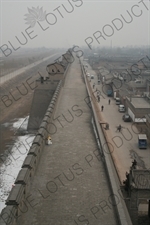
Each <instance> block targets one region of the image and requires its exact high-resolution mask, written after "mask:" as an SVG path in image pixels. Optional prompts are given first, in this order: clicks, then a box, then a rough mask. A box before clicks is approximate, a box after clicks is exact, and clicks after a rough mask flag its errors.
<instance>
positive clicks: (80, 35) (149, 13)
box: [0, 0, 150, 49]
mask: <svg viewBox="0 0 150 225" xmlns="http://www.w3.org/2000/svg"><path fill="white" fill-rule="evenodd" d="M33 7H34V8H33ZM41 7H42V8H43V11H41V12H40V11H38V9H39V8H41ZM28 8H29V9H34V10H33V11H31V10H30V12H29V11H28ZM66 10H68V11H70V13H69V12H67V11H66ZM45 11H46V12H45ZM71 11H72V12H71ZM44 12H45V14H44ZM25 14H29V15H28V16H25ZM0 18H1V23H0V25H1V27H0V43H1V46H2V45H4V44H7V45H8V47H11V48H13V47H14V48H17V47H19V46H21V47H22V46H23V43H24V46H25V47H42V46H45V47H71V46H72V45H73V44H75V45H79V46H83V45H86V43H85V39H87V38H88V37H89V38H88V39H87V42H88V43H90V42H92V45H94V46H96V45H97V46H110V45H111V42H112V45H113V46H127V45H150V1H146V0H145V1H130V0H126V1H122V0H119V1H114V0H110V1H107V0H106V1H100V0H97V1H94V0H93V1H92V0H91V1H88V0H83V1H81V0H66V1H50V0H49V1H48V0H47V1H36V0H33V1H22V0H19V1H15V0H11V1H7V0H4V1H2V0H1V2H0ZM25 18H28V22H31V20H32V22H34V21H37V20H38V21H39V23H37V22H36V23H35V24H33V27H32V28H31V27H30V28H28V27H29V26H30V24H25V23H26V22H27V21H25ZM29 19H30V20H29ZM41 20H43V21H41ZM125 20H126V22H125ZM112 21H113V22H114V23H113V22H112ZM127 21H128V23H127ZM121 27H122V28H121ZM27 28H28V29H27ZM26 29H27V30H26ZM117 29H118V30H117ZM44 30H45V31H44ZM23 34H24V36H23ZM94 36H95V37H94ZM99 36H101V37H99ZM16 37H17V38H18V39H19V40H20V41H21V42H22V44H20V43H19V41H18V40H17V38H16ZM98 37H99V38H98ZM25 38H26V39H25ZM31 38H33V39H31ZM96 38H97V39H96ZM98 42H99V43H98ZM12 46H13V47H12ZM5 47H6V46H5ZM3 49H4V47H3Z"/></svg>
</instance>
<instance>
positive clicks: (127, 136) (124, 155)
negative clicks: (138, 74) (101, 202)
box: [87, 66, 150, 182]
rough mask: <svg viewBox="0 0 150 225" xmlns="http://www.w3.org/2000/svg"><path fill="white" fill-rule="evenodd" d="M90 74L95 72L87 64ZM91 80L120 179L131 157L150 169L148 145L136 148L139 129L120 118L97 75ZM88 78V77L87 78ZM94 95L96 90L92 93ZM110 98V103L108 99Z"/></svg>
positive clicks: (121, 179) (129, 164)
mask: <svg viewBox="0 0 150 225" xmlns="http://www.w3.org/2000/svg"><path fill="white" fill-rule="evenodd" d="M87 72H89V73H90V74H95V72H94V71H93V70H92V69H91V67H90V66H88V71H87ZM94 77H95V78H94V79H92V80H91V82H90V83H91V86H92V88H93V83H95V84H96V86H95V88H94V89H93V92H95V91H96V88H97V90H99V91H100V92H101V96H100V103H98V105H99V110H100V112H99V113H100V115H101V118H102V120H103V121H106V122H108V123H109V130H107V131H106V134H107V137H108V142H109V143H110V146H111V149H112V156H113V159H114V162H115V165H116V169H117V171H118V174H119V177H120V181H121V182H122V181H123V180H124V179H126V177H125V173H126V171H127V172H129V169H130V166H131V165H132V161H133V159H136V161H137V165H138V169H150V146H148V148H147V149H144V150H140V149H139V148H138V134H139V131H138V130H137V128H136V127H135V125H133V123H132V122H124V121H123V120H122V115H123V113H120V112H118V106H117V105H116V103H115V100H114V99H113V98H108V97H107V96H106V94H105V91H103V88H102V84H100V85H98V84H97V75H96V74H95V76H94ZM88 79H89V78H88ZM94 94H95V96H96V92H95V93H94ZM109 99H111V103H110V105H109V104H108V100H109ZM102 105H103V106H104V111H103V112H101V106H102ZM119 124H121V125H122V127H123V129H122V132H116V127H117V126H118V125H119Z"/></svg>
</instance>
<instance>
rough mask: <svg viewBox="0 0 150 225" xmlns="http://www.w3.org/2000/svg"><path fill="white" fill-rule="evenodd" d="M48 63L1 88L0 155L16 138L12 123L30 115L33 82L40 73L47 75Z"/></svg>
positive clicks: (38, 66)
mask: <svg viewBox="0 0 150 225" xmlns="http://www.w3.org/2000/svg"><path fill="white" fill-rule="evenodd" d="M48 63H49V61H45V62H43V63H42V64H40V65H37V66H36V67H34V68H32V69H30V70H29V71H28V72H26V73H23V74H21V75H19V76H17V77H16V78H14V79H11V80H10V81H8V82H6V83H4V84H3V85H2V86H0V96H1V100H0V154H2V153H3V152H4V151H5V149H6V148H7V146H9V145H12V144H13V142H14V139H15V138H16V137H15V135H14V131H13V130H12V129H11V128H12V125H11V123H12V121H13V122H15V119H16V120H17V118H24V117H26V116H28V115H29V112H30V107H31V103H32V98H33V93H34V90H32V89H34V87H35V83H32V82H35V80H36V79H37V78H39V77H40V76H39V74H38V72H40V74H42V75H43V76H45V75H47V73H46V70H45V68H46V65H47V64H48ZM29 78H30V79H29ZM28 84H30V85H28ZM24 85H25V87H26V88H25V87H24ZM16 87H19V89H20V91H21V93H22V94H24V95H22V94H20V93H19V91H18V89H17V88H16ZM19 98H20V99H19ZM8 99H9V100H8ZM14 99H15V100H14ZM7 124H8V126H6V125H7Z"/></svg>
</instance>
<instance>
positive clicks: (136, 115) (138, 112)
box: [125, 97, 150, 123]
mask: <svg viewBox="0 0 150 225" xmlns="http://www.w3.org/2000/svg"><path fill="white" fill-rule="evenodd" d="M125 102H126V108H127V112H128V114H129V115H130V117H131V118H132V120H133V122H137V123H138V122H146V118H145V115H147V114H150V103H149V102H148V101H147V100H146V98H144V97H143V98H142V97H131V98H128V97H126V100H125Z"/></svg>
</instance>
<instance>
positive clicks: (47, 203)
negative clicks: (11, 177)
mask: <svg viewBox="0 0 150 225" xmlns="http://www.w3.org/2000/svg"><path fill="white" fill-rule="evenodd" d="M86 97H87V92H86V87H85V84H84V83H83V80H82V78H81V69H80V65H79V62H78V61H75V62H74V63H73V64H72V65H71V67H70V69H69V71H68V74H67V77H66V82H65V85H64V88H63V90H62V95H61V99H60V101H59V104H58V107H57V110H56V117H55V125H56V127H57V132H56V133H55V134H53V135H51V136H52V142H53V144H52V145H51V146H46V147H45V149H44V151H43V154H42V157H41V160H40V163H39V166H38V169H37V171H36V175H35V177H34V179H33V182H32V185H31V191H30V194H31V196H30V198H29V201H30V202H31V201H32V202H31V205H32V207H31V206H29V208H28V211H27V212H26V213H24V214H23V216H22V218H20V219H19V220H18V224H17V225H20V224H21V225H29V224H32V225H50V224H52V225H80V224H84V225H85V224H93V225H97V224H102V225H110V224H111V225H117V224H118V223H117V221H116V218H117V217H116V214H115V212H114V208H113V203H112V200H111V198H110V195H111V191H110V188H109V185H108V180H107V176H106V173H105V169H104V164H103V162H102V161H101V159H100V157H99V156H98V151H97V144H96V140H95V136H94V134H93V128H92V125H91V111H90V109H89V107H88V106H87V104H86V102H85V101H84V99H85V98H86ZM56 118H57V119H56ZM51 132H52V130H51ZM28 205H29V204H28ZM88 221H89V223H88Z"/></svg>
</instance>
